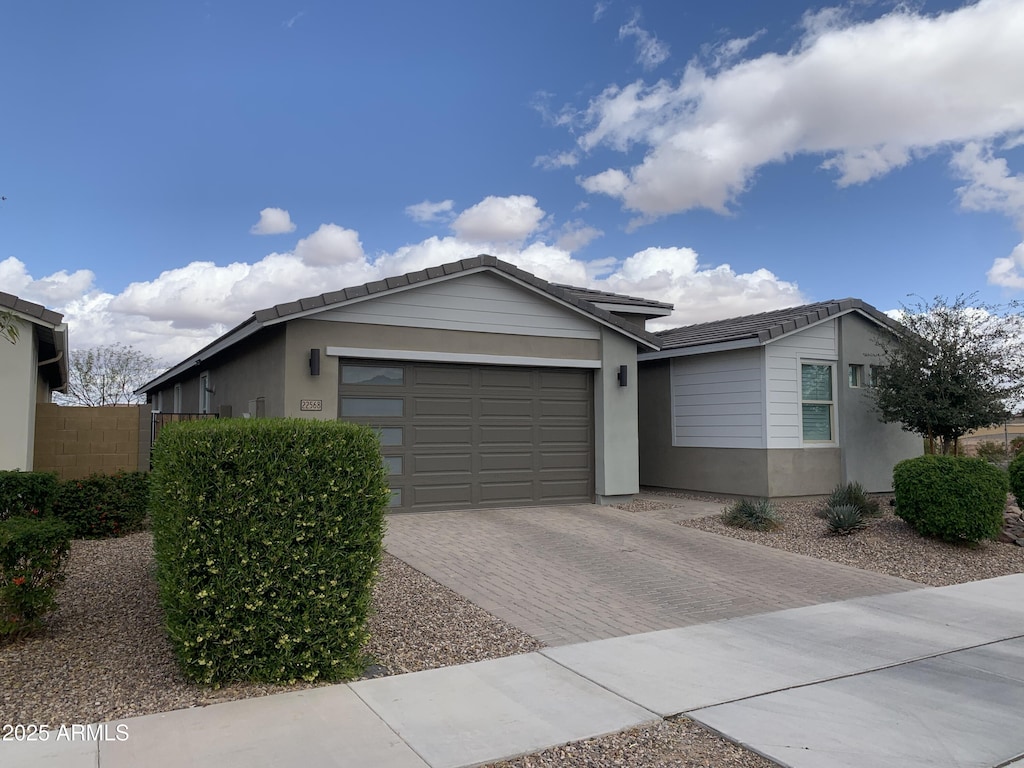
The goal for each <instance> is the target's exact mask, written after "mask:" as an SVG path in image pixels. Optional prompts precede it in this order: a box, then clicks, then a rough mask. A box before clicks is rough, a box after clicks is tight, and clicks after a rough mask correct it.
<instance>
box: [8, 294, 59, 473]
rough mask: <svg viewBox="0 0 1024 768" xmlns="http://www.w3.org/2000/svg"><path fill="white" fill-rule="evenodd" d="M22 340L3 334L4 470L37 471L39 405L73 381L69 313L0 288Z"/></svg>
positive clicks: (46, 401)
mask: <svg viewBox="0 0 1024 768" xmlns="http://www.w3.org/2000/svg"><path fill="white" fill-rule="evenodd" d="M0 311H4V312H9V313H10V314H11V315H12V316H13V322H14V325H15V327H16V328H17V334H18V339H17V341H16V342H14V343H11V342H10V341H8V340H7V339H5V338H0V393H3V397H2V398H0V435H2V439H0V469H22V470H30V469H32V457H33V453H34V448H35V433H36V404H37V403H48V402H50V395H51V393H53V392H59V391H63V390H64V389H65V388H66V387H67V382H68V328H67V325H65V323H64V317H63V315H61V314H60V313H58V312H54V311H53V310H50V309H47V308H46V307H44V306H42V305H41V304H35V303H33V302H31V301H25V300H24V299H19V298H18V297H17V296H13V295H11V294H9V293H4V292H2V291H0Z"/></svg>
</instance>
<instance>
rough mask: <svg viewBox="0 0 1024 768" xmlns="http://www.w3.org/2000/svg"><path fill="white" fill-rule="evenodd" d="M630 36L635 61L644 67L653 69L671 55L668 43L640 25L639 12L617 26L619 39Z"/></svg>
mask: <svg viewBox="0 0 1024 768" xmlns="http://www.w3.org/2000/svg"><path fill="white" fill-rule="evenodd" d="M628 37H632V38H633V40H634V43H635V45H636V63H637V64H639V65H640V66H641V67H643V68H644V69H654V68H655V67H657V66H658V65H659V64H662V63H664V62H665V61H666V60H667V59H668V57H669V56H670V55H671V51H670V50H669V47H668V44H667V43H664V42H662V41H661V40H659V39H658V38H657V37H656V36H655V35H652V34H651V33H650V32H648V31H647V30H646V29H644V28H643V27H641V26H640V14H639V13H635V14H634V15H633V18H632V19H630V20H629V22H628V23H626V24H623V25H622V26H621V27H619V40H625V39H626V38H628Z"/></svg>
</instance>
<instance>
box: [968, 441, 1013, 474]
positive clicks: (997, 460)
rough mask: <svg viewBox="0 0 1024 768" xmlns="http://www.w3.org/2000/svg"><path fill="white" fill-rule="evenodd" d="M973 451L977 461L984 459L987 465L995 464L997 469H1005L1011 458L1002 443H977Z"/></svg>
mask: <svg viewBox="0 0 1024 768" xmlns="http://www.w3.org/2000/svg"><path fill="white" fill-rule="evenodd" d="M974 451H975V455H976V456H977V457H978V458H979V459H984V460H985V461H987V462H988V463H989V464H995V465H996V466H997V467H1003V468H1005V467H1006V465H1007V463H1009V461H1010V459H1011V458H1012V457H1011V456H1010V454H1009V453H1008V452H1007V450H1006V445H1005V444H1004V443H997V442H996V441H994V440H987V441H985V442H982V443H978V444H977V445H976V446H975V447H974Z"/></svg>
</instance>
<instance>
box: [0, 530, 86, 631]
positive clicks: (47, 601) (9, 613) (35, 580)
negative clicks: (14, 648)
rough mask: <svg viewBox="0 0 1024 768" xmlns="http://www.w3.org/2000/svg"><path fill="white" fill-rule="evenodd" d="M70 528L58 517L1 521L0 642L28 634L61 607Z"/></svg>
mask: <svg viewBox="0 0 1024 768" xmlns="http://www.w3.org/2000/svg"><path fill="white" fill-rule="evenodd" d="M69 543H70V531H69V530H68V528H67V526H66V525H64V524H63V523H61V522H60V521H58V520H54V519H52V518H51V519H47V520H33V519H30V518H27V517H12V518H11V519H9V520H5V521H3V522H0V642H3V641H4V640H10V639H12V638H15V637H19V636H21V635H24V634H28V633H29V632H32V631H34V630H36V629H38V628H39V627H40V626H41V625H42V621H43V618H44V617H45V616H46V614H48V613H49V612H50V611H52V610H53V609H54V608H56V607H57V603H56V601H55V599H54V595H55V593H56V591H57V586H58V585H59V584H60V582H61V581H62V579H63V572H62V567H63V564H64V559H65V557H66V556H67V553H68V546H69Z"/></svg>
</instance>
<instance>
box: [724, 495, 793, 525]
mask: <svg viewBox="0 0 1024 768" xmlns="http://www.w3.org/2000/svg"><path fill="white" fill-rule="evenodd" d="M722 522H724V523H725V524H726V525H731V526H733V527H735V528H747V529H748V530H752V531H771V530H774V529H776V528H778V527H779V518H778V516H777V515H776V513H775V507H774V505H773V504H772V502H771V500H769V499H740V500H739V501H737V502H736V503H735V504H733V505H732V506H731V507H728V508H726V510H725V511H724V512H723V513H722Z"/></svg>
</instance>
